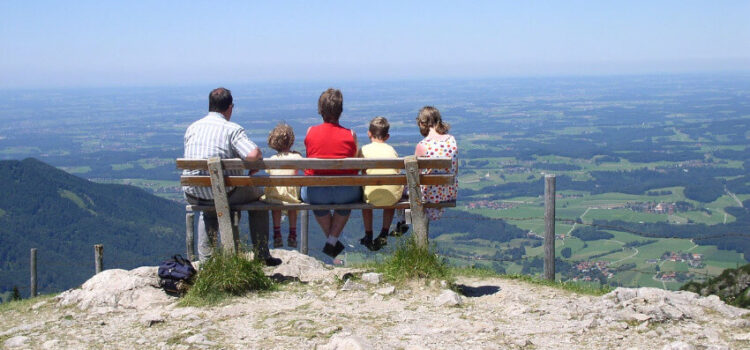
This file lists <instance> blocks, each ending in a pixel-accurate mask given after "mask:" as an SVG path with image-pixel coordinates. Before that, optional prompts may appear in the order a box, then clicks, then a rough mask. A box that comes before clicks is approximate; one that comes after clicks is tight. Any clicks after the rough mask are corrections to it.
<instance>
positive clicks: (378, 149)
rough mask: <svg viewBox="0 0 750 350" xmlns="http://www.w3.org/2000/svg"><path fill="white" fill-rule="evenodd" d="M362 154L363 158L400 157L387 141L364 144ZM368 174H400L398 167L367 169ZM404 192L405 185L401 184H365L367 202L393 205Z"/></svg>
mask: <svg viewBox="0 0 750 350" xmlns="http://www.w3.org/2000/svg"><path fill="white" fill-rule="evenodd" d="M360 154H361V156H362V157H363V158H398V153H396V150H395V149H393V147H391V146H390V145H388V144H387V143H381V142H372V143H370V144H369V145H364V146H362V149H361V150H360ZM365 173H366V174H368V175H391V174H398V173H399V170H398V169H367V170H365ZM403 192H404V186H401V185H382V186H365V187H364V199H365V202H367V203H370V204H373V205H378V206H387V205H393V204H394V203H396V202H398V200H399V199H401V196H402V194H403Z"/></svg>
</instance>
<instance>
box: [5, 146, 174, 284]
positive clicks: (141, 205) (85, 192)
mask: <svg viewBox="0 0 750 350" xmlns="http://www.w3.org/2000/svg"><path fill="white" fill-rule="evenodd" d="M184 222H185V220H184V209H183V208H182V207H181V206H180V205H179V204H177V203H174V202H171V201H168V200H166V199H163V198H159V197H156V196H154V195H151V194H149V193H147V192H145V191H143V190H141V189H138V188H136V187H131V186H124V185H112V184H98V183H93V182H90V181H88V180H85V179H82V178H79V177H76V176H74V175H70V174H68V173H66V172H64V171H62V170H59V169H57V168H55V167H53V166H51V165H48V164H45V163H43V162H41V161H39V160H36V159H33V158H27V159H24V160H23V161H17V160H11V161H0V293H2V292H4V291H8V290H11V289H12V288H13V286H18V287H19V289H20V291H21V294H22V295H24V296H26V295H28V293H29V288H28V286H29V251H30V248H37V249H38V251H37V270H38V290H39V292H41V293H46V292H54V291H60V290H63V289H67V288H71V287H75V286H77V285H79V284H81V283H82V282H84V281H85V280H86V279H88V278H89V277H91V276H92V275H93V274H94V249H93V245H94V244H103V245H104V267H105V268H115V267H117V268H133V267H135V266H140V265H146V264H148V265H155V264H157V263H158V262H159V261H160V260H163V259H164V258H166V257H168V256H171V255H172V254H175V253H181V252H184V249H185V243H184V233H183V232H184V225H185V224H184Z"/></svg>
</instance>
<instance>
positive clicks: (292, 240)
mask: <svg viewBox="0 0 750 350" xmlns="http://www.w3.org/2000/svg"><path fill="white" fill-rule="evenodd" d="M293 145H294V130H293V129H292V127H291V126H289V125H288V124H286V123H279V125H276V127H275V128H274V129H273V130H271V133H270V134H269V135H268V146H269V147H271V148H272V149H274V150H275V151H276V152H278V153H277V154H276V155H274V156H272V157H271V159H295V158H302V155H301V154H299V153H298V152H295V151H292V146H293ZM268 173H269V174H270V175H297V170H294V169H269V170H268ZM263 197H264V198H263V200H264V201H266V202H269V203H280V204H289V203H301V200H300V188H299V187H298V186H279V187H270V186H267V187H266V189H265V195H264V196H263ZM271 216H272V217H273V247H274V248H280V247H283V246H284V242H283V240H282V237H281V210H272V211H271ZM287 216H288V217H289V236H287V240H286V245H287V247H295V248H296V247H297V211H296V210H288V211H287Z"/></svg>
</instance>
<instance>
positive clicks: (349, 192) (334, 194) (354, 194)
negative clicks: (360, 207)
mask: <svg viewBox="0 0 750 350" xmlns="http://www.w3.org/2000/svg"><path fill="white" fill-rule="evenodd" d="M302 201H303V202H305V203H310V204H349V203H357V202H361V201H362V187H359V186H333V187H317V186H315V187H302ZM313 213H315V216H324V215H328V214H330V211H328V210H313ZM335 213H336V214H339V215H342V216H346V215H349V213H351V210H349V209H337V210H335Z"/></svg>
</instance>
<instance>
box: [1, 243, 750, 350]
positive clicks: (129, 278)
mask: <svg viewBox="0 0 750 350" xmlns="http://www.w3.org/2000/svg"><path fill="white" fill-rule="evenodd" d="M274 254H275V255H277V256H279V257H281V258H282V259H283V260H284V263H283V264H282V265H281V266H279V267H277V268H275V269H269V270H268V271H267V272H268V273H269V274H272V275H276V277H277V278H283V279H286V280H288V282H285V283H283V284H281V287H280V288H279V290H277V291H273V292H268V293H261V294H250V295H247V296H245V297H238V298H234V299H231V300H228V301H226V302H224V303H222V304H221V305H219V306H214V307H201V308H195V307H180V306H178V305H177V301H178V300H177V299H176V298H173V297H169V296H167V295H166V294H164V293H163V292H161V290H160V289H158V288H157V283H158V282H157V278H156V268H155V267H141V268H138V269H134V270H131V271H125V270H107V271H104V272H102V273H100V274H99V275H96V276H95V277H93V278H91V279H90V280H89V281H87V282H86V283H85V284H84V285H83V286H82V287H81V288H79V289H73V290H69V291H66V292H64V293H61V294H59V295H57V296H54V297H41V298H37V299H34V300H31V301H27V302H21V303H18V304H17V305H16V306H10V307H5V308H3V309H2V310H3V311H2V313H0V345H2V346H3V347H4V348H9V349H11V348H19V349H23V348H33V349H37V348H40V349H101V348H106V349H748V348H750V315H749V314H748V313H749V311H748V310H745V309H738V308H735V307H731V306H727V305H725V304H724V303H723V302H721V301H720V300H719V299H718V298H716V297H707V298H703V297H699V296H698V295H696V294H693V293H689V292H668V291H663V290H659V289H651V288H640V289H626V288H618V289H617V290H615V291H613V292H611V293H609V294H607V295H604V296H601V297H593V296H584V295H578V294H575V293H571V292H568V291H564V290H560V289H555V288H551V287H545V286H540V285H537V284H530V283H527V282H522V281H518V280H512V279H506V278H469V277H466V278H458V281H457V282H458V284H460V285H463V287H461V288H460V289H461V290H463V294H464V295H458V294H456V293H454V292H453V291H451V290H450V289H448V288H446V287H445V285H444V284H441V283H440V282H439V281H433V282H431V283H430V282H425V281H415V282H413V283H410V284H407V285H404V286H397V287H396V286H391V285H388V284H386V283H384V282H382V281H381V280H380V279H381V278H380V276H378V275H377V274H362V272H363V271H360V270H355V269H346V268H337V267H336V268H335V267H332V266H328V265H324V264H323V263H321V262H319V261H317V260H315V259H314V258H310V257H307V256H304V255H300V254H298V253H296V252H291V251H280V250H279V251H275V252H274ZM352 275H354V276H357V278H351V279H350V278H348V277H349V276H352Z"/></svg>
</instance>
